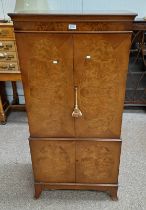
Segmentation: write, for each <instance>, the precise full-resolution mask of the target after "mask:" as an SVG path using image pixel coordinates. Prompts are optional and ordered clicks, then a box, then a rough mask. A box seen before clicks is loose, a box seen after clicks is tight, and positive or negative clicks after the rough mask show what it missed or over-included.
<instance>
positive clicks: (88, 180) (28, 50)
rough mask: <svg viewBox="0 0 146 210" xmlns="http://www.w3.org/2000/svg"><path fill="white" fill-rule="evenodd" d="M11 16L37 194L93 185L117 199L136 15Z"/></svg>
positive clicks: (36, 195)
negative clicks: (123, 122) (124, 115)
mask: <svg viewBox="0 0 146 210" xmlns="http://www.w3.org/2000/svg"><path fill="white" fill-rule="evenodd" d="M10 16H11V18H12V20H13V21H14V28H15V33H16V41H17V45H18V53H19V59H20V67H21V69H22V80H23V84H24V91H25V97H26V106H27V113H28V121H29V129H30V138H29V140H30V151H31V157H32V166H33V172H34V181H35V197H36V198H38V197H39V196H40V194H41V192H42V190H45V189H91V190H92V189H93V190H100V191H108V192H109V193H110V195H111V197H112V198H113V199H116V198H117V189H118V173H119V162H120V151H121V140H120V134H121V122H122V111H123V104H124V96H125V82H126V75H127V66H128V57H129V49H130V42H131V29H132V23H133V19H134V17H135V14H127V13H125V14H106V15H104V14H103V15H102V14H84V15H83V14H82V15H79V14H75V15H55V14H54V15H53V14H52V15H49V14H48V15H47V14H46V15H45V14H44V15H43V14H39V15H36V14H10ZM38 107H39V108H38Z"/></svg>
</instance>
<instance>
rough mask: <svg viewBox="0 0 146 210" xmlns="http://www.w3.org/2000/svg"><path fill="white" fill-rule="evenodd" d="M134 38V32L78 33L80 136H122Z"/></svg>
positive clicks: (76, 58)
mask: <svg viewBox="0 0 146 210" xmlns="http://www.w3.org/2000/svg"><path fill="white" fill-rule="evenodd" d="M130 39H131V33H124V34H121V33H116V32H115V33H108V32H107V33H106V34H84V35H75V36H74V55H75V57H74V71H75V76H74V78H75V85H76V86H78V87H79V88H78V89H79V99H78V101H79V106H80V109H81V111H82V113H83V117H81V118H79V119H77V120H75V128H76V135H77V136H79V137H96V136H98V137H100V138H120V135H121V117H122V116H121V115H122V110H123V103H124V94H125V78H126V75H127V66H128V61H129V59H128V52H129V50H130ZM87 56H90V58H89V59H88V58H86V57H87ZM121 60H122V62H121ZM119 66H120V68H119ZM117 69H118V70H117ZM115 99H116V100H115Z"/></svg>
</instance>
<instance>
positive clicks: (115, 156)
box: [76, 141, 121, 184]
mask: <svg viewBox="0 0 146 210" xmlns="http://www.w3.org/2000/svg"><path fill="white" fill-rule="evenodd" d="M120 150H121V142H111V141H102V142H100V141H95V142H94V141H79V142H76V182H78V183H113V184H114V183H117V182H118V173H119V161H120Z"/></svg>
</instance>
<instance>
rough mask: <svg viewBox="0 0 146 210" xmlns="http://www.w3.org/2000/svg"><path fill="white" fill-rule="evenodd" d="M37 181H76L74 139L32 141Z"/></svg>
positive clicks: (31, 148) (31, 146)
mask: <svg viewBox="0 0 146 210" xmlns="http://www.w3.org/2000/svg"><path fill="white" fill-rule="evenodd" d="M30 150H31V156H32V164H33V171H34V178H35V181H37V182H75V142H74V141H72V142H71V141H69V142H68V141H30Z"/></svg>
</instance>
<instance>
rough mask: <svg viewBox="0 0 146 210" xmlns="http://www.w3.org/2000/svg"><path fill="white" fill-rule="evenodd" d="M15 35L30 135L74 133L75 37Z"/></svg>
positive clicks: (43, 135) (33, 34)
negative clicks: (73, 39)
mask: <svg viewBox="0 0 146 210" xmlns="http://www.w3.org/2000/svg"><path fill="white" fill-rule="evenodd" d="M16 36H17V45H18V51H19V59H20V67H21V70H22V72H23V74H22V75H23V78H22V79H23V84H24V86H25V88H24V89H25V97H26V107H27V113H28V120H29V125H30V134H31V136H32V137H34V136H37V137H68V136H70V137H72V136H74V119H73V118H72V116H71V114H72V110H73V104H74V92H73V91H74V90H73V86H74V85H73V41H72V36H71V35H64V34H58V35H55V34H50V35H49V34H39V33H38V34H37V33H31V34H30V33H18V34H17V35H16ZM23 43H25V44H23Z"/></svg>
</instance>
